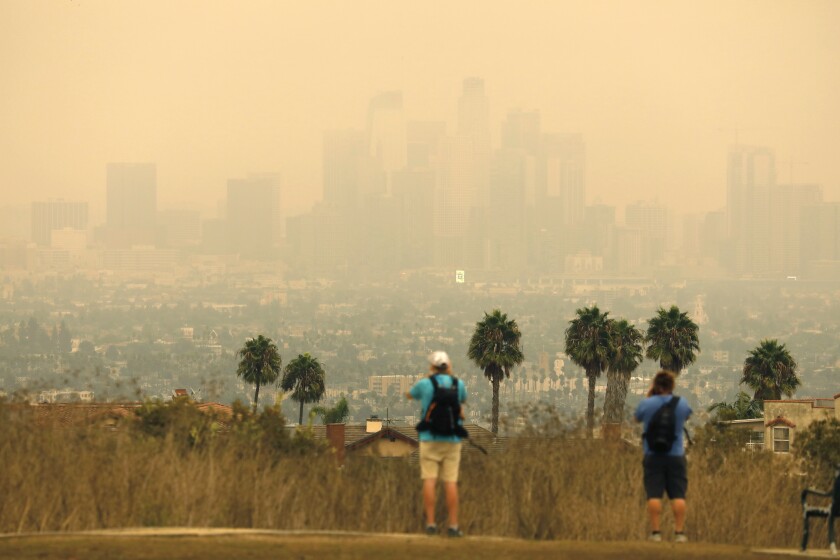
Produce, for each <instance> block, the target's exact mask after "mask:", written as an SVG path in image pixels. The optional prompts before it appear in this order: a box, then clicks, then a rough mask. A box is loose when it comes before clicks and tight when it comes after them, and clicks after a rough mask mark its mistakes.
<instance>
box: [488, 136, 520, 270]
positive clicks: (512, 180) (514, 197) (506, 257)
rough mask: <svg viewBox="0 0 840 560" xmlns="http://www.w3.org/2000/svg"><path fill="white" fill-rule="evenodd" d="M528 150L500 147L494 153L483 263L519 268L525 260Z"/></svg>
mask: <svg viewBox="0 0 840 560" xmlns="http://www.w3.org/2000/svg"><path fill="white" fill-rule="evenodd" d="M529 157H530V156H528V154H526V153H525V152H524V151H523V150H515V149H501V150H498V151H497V152H496V153H495V154H494V155H493V160H492V164H491V173H490V185H489V190H488V196H487V210H486V218H487V219H486V221H485V223H484V224H483V226H484V231H483V232H481V233H482V235H481V237H482V240H483V243H482V249H483V252H484V255H483V257H484V263H483V264H484V266H485V267H487V268H490V269H496V270H510V271H517V270H521V269H522V268H523V267H524V266H525V265H526V263H527V261H528V251H527V245H526V240H527V229H526V224H527V222H526V198H527V196H526V190H527V188H528V173H529V171H530V169H531V168H529V166H528V158H529Z"/></svg>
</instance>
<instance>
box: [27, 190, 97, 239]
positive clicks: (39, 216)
mask: <svg viewBox="0 0 840 560" xmlns="http://www.w3.org/2000/svg"><path fill="white" fill-rule="evenodd" d="M87 227H88V204H87V202H70V201H66V200H48V201H46V202H33V203H32V241H33V242H35V243H36V244H38V246H40V247H49V246H50V245H51V235H52V232H53V231H55V230H57V229H65V228H71V229H76V230H82V231H85V230H87Z"/></svg>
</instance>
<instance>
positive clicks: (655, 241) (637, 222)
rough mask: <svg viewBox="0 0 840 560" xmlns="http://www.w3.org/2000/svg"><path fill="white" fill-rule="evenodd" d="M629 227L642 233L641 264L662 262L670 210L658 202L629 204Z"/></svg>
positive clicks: (627, 213) (626, 214)
mask: <svg viewBox="0 0 840 560" xmlns="http://www.w3.org/2000/svg"><path fill="white" fill-rule="evenodd" d="M624 218H625V219H624V221H625V224H626V225H627V227H628V228H630V229H636V230H638V231H639V232H640V235H641V255H640V257H641V264H642V266H650V265H653V264H657V263H660V262H662V260H663V258H664V256H665V251H666V249H667V248H668V247H667V246H666V240H667V239H668V210H667V209H666V208H665V206H663V205H661V204H657V203H643V202H637V203H635V204H628V205H627V207H626V208H625V212H624Z"/></svg>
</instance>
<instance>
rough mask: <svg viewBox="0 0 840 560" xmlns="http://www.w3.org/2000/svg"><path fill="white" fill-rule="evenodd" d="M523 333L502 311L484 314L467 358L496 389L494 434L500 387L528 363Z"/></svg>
mask: <svg viewBox="0 0 840 560" xmlns="http://www.w3.org/2000/svg"><path fill="white" fill-rule="evenodd" d="M521 340H522V333H521V332H520V331H519V326H518V325H517V324H516V321H515V320H513V319H508V317H507V315H506V314H505V313H502V312H501V310H500V309H494V310H493V312H492V313H487V312H485V313H484V318H483V319H482V320H481V321H479V322H477V323H476V324H475V330H474V331H473V335H472V338H471V339H470V344H469V348H468V350H467V357H468V358H469V359H471V360H472V361H473V362H474V363H475V365H477V366H478V367H479V368H481V369H482V371H484V376H485V377H486V378H487V379H488V380H489V381H490V383H491V384H492V386H493V408H492V419H491V430H492V431H493V433H494V434H495V433H498V431H499V383H500V382H501V381H502V380H504V379H505V378H509V377H510V370H511V368H513V367H515V366H517V365H519V364H521V363H522V362H523V360H524V359H525V356H524V354H523V353H522V348H521Z"/></svg>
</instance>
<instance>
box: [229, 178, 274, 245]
mask: <svg viewBox="0 0 840 560" xmlns="http://www.w3.org/2000/svg"><path fill="white" fill-rule="evenodd" d="M227 224H228V242H229V244H230V248H231V249H232V250H233V251H234V252H237V253H240V254H242V255H247V256H250V257H262V258H265V257H270V256H272V255H274V252H275V250H276V248H277V247H278V245H279V244H280V241H281V239H282V237H283V235H284V234H285V231H284V229H285V228H284V223H283V216H282V213H281V207H280V177H279V175H277V174H273V173H264V174H255V175H250V176H249V177H248V178H246V179H230V180H228V184H227Z"/></svg>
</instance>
